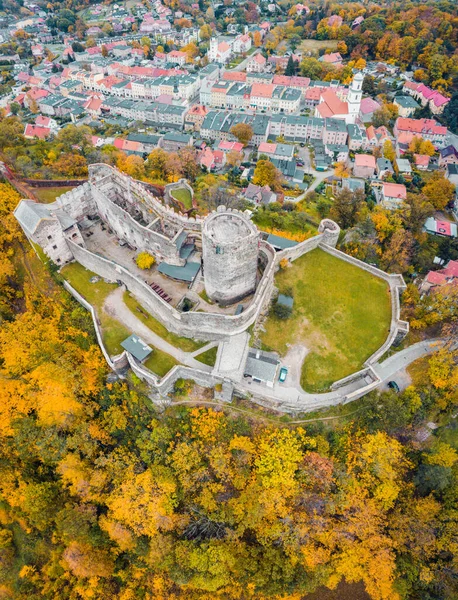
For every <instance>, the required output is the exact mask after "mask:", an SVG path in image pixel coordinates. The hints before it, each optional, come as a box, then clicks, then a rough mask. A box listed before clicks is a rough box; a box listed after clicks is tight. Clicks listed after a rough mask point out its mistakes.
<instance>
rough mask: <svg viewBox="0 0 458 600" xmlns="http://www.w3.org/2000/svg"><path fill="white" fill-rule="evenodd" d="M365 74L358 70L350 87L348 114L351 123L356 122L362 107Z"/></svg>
mask: <svg viewBox="0 0 458 600" xmlns="http://www.w3.org/2000/svg"><path fill="white" fill-rule="evenodd" d="M363 81H364V75H363V74H362V73H361V71H358V73H356V74H355V75H354V77H353V81H352V82H351V86H350V89H349V91H348V98H347V102H348V116H349V121H350V123H355V122H356V119H357V118H358V114H359V109H360V107H361V98H362V97H363Z"/></svg>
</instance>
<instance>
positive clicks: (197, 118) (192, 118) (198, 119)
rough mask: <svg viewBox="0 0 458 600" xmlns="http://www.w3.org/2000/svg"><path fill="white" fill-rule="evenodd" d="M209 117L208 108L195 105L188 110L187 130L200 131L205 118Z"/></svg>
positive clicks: (186, 117)
mask: <svg viewBox="0 0 458 600" xmlns="http://www.w3.org/2000/svg"><path fill="white" fill-rule="evenodd" d="M207 115H208V108H207V107H206V106H202V105H201V104H194V106H191V108H190V109H189V110H188V112H187V113H186V116H185V129H194V130H195V131H200V128H201V127H202V123H203V122H204V119H205V117H206V116H207Z"/></svg>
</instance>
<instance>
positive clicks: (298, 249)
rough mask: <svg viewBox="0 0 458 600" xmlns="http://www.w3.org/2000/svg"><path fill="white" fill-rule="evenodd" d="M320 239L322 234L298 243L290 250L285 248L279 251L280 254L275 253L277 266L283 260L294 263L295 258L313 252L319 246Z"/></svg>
mask: <svg viewBox="0 0 458 600" xmlns="http://www.w3.org/2000/svg"><path fill="white" fill-rule="evenodd" d="M322 237H323V234H318V235H315V236H314V237H312V238H309V239H308V240H304V241H303V242H299V244H297V245H296V246H293V247H292V248H286V249H285V250H280V252H277V253H276V262H277V264H278V263H279V262H280V261H281V260H283V259H284V258H287V259H288V260H290V261H294V260H296V259H297V258H300V257H301V256H303V255H304V254H307V252H310V251H311V250H315V248H318V246H319V245H320V242H321V240H322Z"/></svg>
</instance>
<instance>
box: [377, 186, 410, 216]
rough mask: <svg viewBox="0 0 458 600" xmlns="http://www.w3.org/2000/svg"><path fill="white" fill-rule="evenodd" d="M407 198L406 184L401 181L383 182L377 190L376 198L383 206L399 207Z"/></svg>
mask: <svg viewBox="0 0 458 600" xmlns="http://www.w3.org/2000/svg"><path fill="white" fill-rule="evenodd" d="M406 198H407V190H406V186H405V185H403V184H401V183H388V182H384V183H383V185H382V187H381V188H380V189H379V191H378V200H379V202H380V204H381V205H382V206H383V207H384V208H389V209H391V210H393V209H397V208H399V207H400V206H401V205H402V204H403V203H404V202H405V200H406Z"/></svg>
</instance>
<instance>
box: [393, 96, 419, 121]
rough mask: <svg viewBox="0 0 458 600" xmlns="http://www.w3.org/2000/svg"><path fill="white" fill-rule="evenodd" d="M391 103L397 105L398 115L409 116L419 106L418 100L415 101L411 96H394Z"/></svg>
mask: <svg viewBox="0 0 458 600" xmlns="http://www.w3.org/2000/svg"><path fill="white" fill-rule="evenodd" d="M393 104H394V105H395V106H397V107H398V115H399V116H400V117H411V116H412V115H413V114H414V112H415V111H416V110H417V109H418V108H420V105H419V104H418V102H415V100H414V99H413V98H412V97H411V96H395V98H394V100H393Z"/></svg>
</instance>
